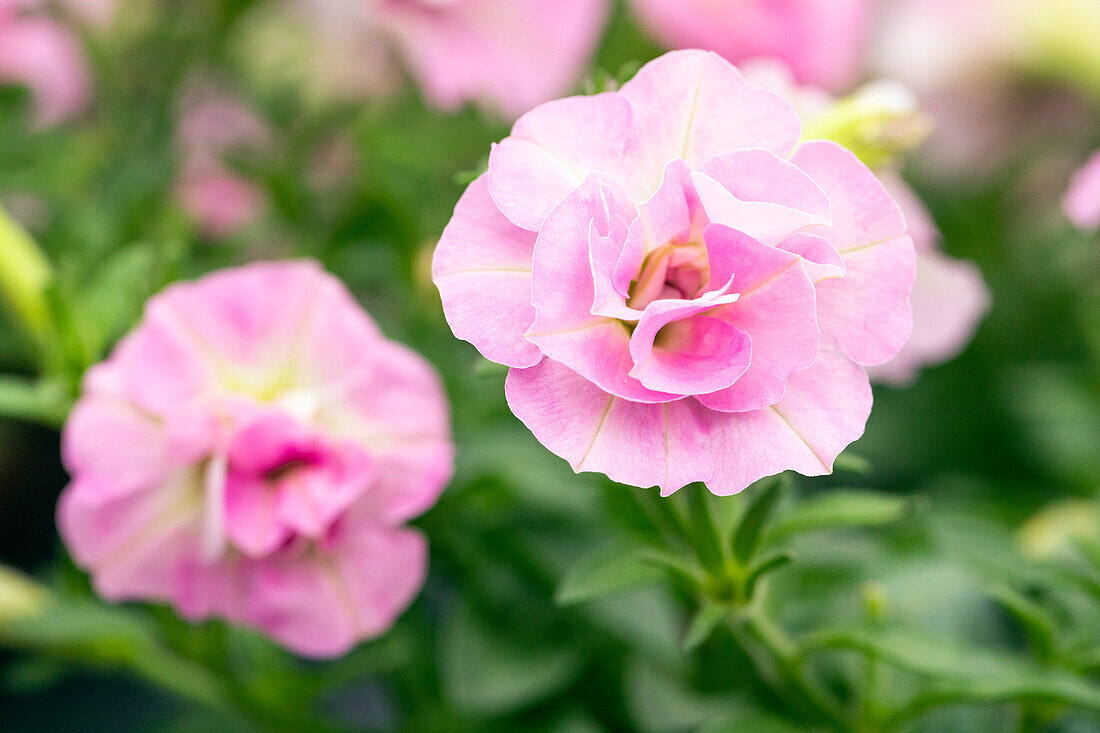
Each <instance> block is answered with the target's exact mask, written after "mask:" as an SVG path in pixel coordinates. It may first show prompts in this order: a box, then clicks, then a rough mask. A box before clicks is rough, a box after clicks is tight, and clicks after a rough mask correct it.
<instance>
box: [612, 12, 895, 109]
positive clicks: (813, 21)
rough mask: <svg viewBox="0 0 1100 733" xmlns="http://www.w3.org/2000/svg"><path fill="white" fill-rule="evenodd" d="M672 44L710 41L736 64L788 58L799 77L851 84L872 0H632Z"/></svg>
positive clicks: (830, 85)
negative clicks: (751, 60) (756, 59)
mask: <svg viewBox="0 0 1100 733" xmlns="http://www.w3.org/2000/svg"><path fill="white" fill-rule="evenodd" d="M632 5H633V6H634V8H635V10H636V11H637V13H638V14H639V16H640V19H641V20H642V22H643V23H644V24H645V26H646V27H647V28H648V29H649V30H650V31H651V32H652V33H653V34H654V36H656V37H657V38H658V39H660V40H661V41H663V42H664V43H665V44H666V45H669V46H670V47H672V48H705V49H708V50H711V51H717V52H718V53H720V54H722V55H723V56H725V57H726V58H727V59H729V60H730V61H732V62H734V63H741V62H742V61H745V60H747V59H755V58H761V57H768V58H776V59H781V60H782V61H783V62H785V65H787V66H789V67H790V68H791V69H792V70H793V72H794V74H795V75H796V77H797V79H798V81H799V82H800V83H803V84H815V85H819V86H825V87H828V88H830V89H838V88H845V87H847V86H848V85H849V84H850V83H851V82H852V81H853V80H854V77H855V75H856V73H857V72H858V70H859V63H860V61H861V58H862V51H863V45H864V44H863V38H864V35H865V31H866V29H867V27H868V25H869V24H868V22H867V21H868V16H869V15H870V13H869V10H870V8H871V7H872V6H873V5H874V3H872V2H870V0H633V2H632Z"/></svg>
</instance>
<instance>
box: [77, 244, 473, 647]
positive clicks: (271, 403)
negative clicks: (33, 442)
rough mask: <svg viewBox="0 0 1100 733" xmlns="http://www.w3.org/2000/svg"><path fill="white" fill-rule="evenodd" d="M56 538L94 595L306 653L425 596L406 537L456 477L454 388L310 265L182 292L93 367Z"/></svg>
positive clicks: (412, 536)
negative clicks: (410, 523)
mask: <svg viewBox="0 0 1100 733" xmlns="http://www.w3.org/2000/svg"><path fill="white" fill-rule="evenodd" d="M63 455H64V460H65V465H66V466H67V468H68V470H69V472H70V474H71V476H72V483H71V484H70V485H69V487H68V488H67V489H66V490H65V492H64V493H63V494H62V497H61V501H60V504H59V508H58V524H59V527H60V530H61V535H62V538H63V539H64V541H65V543H66V545H67V546H68V548H69V550H70V552H71V553H72V555H73V558H74V559H75V560H76V562H77V563H78V564H79V565H81V566H82V567H84V568H86V569H87V570H88V571H89V572H90V573H91V576H92V580H93V583H94V585H95V588H96V589H97V591H98V592H99V593H100V594H101V595H102V596H103V597H105V598H107V599H109V600H114V601H121V600H130V599H136V600H149V601H157V602H165V603H170V604H172V605H173V606H175V607H176V609H177V610H178V611H179V612H180V613H181V614H182V615H183V616H185V617H187V618H191V619H201V618H206V617H209V616H220V617H224V618H227V619H230V620H233V621H236V622H240V623H243V624H247V625H250V626H253V627H255V628H258V629H260V630H261V631H263V632H264V633H266V634H268V635H269V636H271V637H272V638H274V639H275V640H277V641H278V642H280V643H282V644H284V645H286V646H287V647H289V648H290V649H292V650H294V651H296V652H299V653H301V654H304V655H308V656H315V657H327V656H334V655H337V654H341V653H343V652H344V651H346V650H347V649H349V648H350V647H351V646H352V645H353V644H355V643H356V642H357V641H359V640H361V639H366V638H370V637H373V636H377V635H378V634H380V633H382V632H383V631H385V630H386V629H387V628H388V627H389V626H390V625H391V624H392V623H393V621H394V619H395V618H396V617H397V616H398V615H399V614H400V613H401V612H402V610H404V608H405V607H406V606H407V605H408V604H409V603H410V602H411V601H412V599H413V598H414V597H415V596H416V594H417V592H418V591H419V589H420V587H421V585H422V583H423V580H424V573H425V568H426V563H427V552H426V543H425V540H424V538H423V537H422V536H421V534H420V533H419V532H417V531H415V530H413V529H410V528H408V527H406V526H404V524H405V522H406V521H407V520H409V519H411V518H413V517H415V516H417V515H418V514H420V513H422V512H423V511H425V510H426V509H427V508H429V507H430V506H431V505H432V504H434V503H435V501H436V498H437V497H438V495H439V493H440V491H441V489H442V488H443V486H444V484H445V483H446V482H447V480H448V479H449V477H450V475H451V462H452V446H451V441H450V435H449V429H448V418H447V403H446V400H445V398H444V396H443V392H442V389H441V386H440V382H439V379H438V377H437V375H436V374H435V372H434V371H433V370H432V369H431V367H429V366H428V364H427V363H426V362H425V361H424V360H423V359H422V358H421V357H419V356H418V355H417V354H415V353H413V352H412V351H410V350H409V349H407V348H405V347H403V346H401V345H399V344H396V343H394V342H392V341H388V340H387V339H385V338H384V337H383V336H382V334H381V333H380V332H379V331H378V328H377V326H375V324H374V323H373V322H372V321H371V320H370V318H369V317H368V316H367V315H366V314H365V313H364V312H363V311H362V310H361V309H360V308H359V306H358V305H357V304H356V303H355V301H354V300H353V299H352V298H351V296H350V295H349V294H348V292H347V291H346V290H345V289H344V288H343V286H342V285H341V284H340V283H339V282H338V281H337V280H336V279H335V278H333V277H331V276H329V275H327V274H325V273H324V272H323V271H321V270H320V268H319V267H317V266H316V265H314V264H312V263H309V262H286V263H260V264H253V265H248V266H245V267H241V268H238V269H232V270H226V271H222V272H218V273H215V274H212V275H209V276H207V277H205V278H202V279H200V280H198V281H195V282H193V283H186V284H177V285H173V286H172V287H170V288H169V289H167V290H166V291H165V292H164V293H162V294H160V295H158V296H156V297H155V298H153V299H152V300H151V301H150V302H149V304H148V306H147V308H146V312H145V316H144V318H143V320H142V322H141V323H140V324H139V325H138V326H137V328H135V329H134V331H133V332H131V333H130V334H129V335H128V336H127V337H126V338H124V339H123V340H122V342H121V343H120V344H119V345H118V346H117V348H116V349H115V351H114V353H113V354H112V355H111V356H110V358H109V359H108V360H107V361H105V362H104V363H102V364H99V365H98V366H95V367H93V368H92V369H91V370H90V371H89V372H88V374H87V376H86V377H85V380H84V387H83V395H82V397H81V398H80V400H79V402H78V403H77V405H76V407H75V408H74V409H73V412H72V414H71V415H70V417H69V420H68V422H67V424H66V426H65V430H64V435H63Z"/></svg>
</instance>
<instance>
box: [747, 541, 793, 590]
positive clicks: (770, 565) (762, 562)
mask: <svg viewBox="0 0 1100 733" xmlns="http://www.w3.org/2000/svg"><path fill="white" fill-rule="evenodd" d="M794 557H795V556H794V554H793V553H790V552H787V551H785V550H780V551H779V552H773V553H771V554H769V555H765V556H764V557H762V558H760V559H759V560H756V561H755V562H753V564H752V565H750V566H749V569H748V572H747V573H746V574H745V600H746V601H750V600H752V596H753V593H755V592H756V584H757V583H758V582H759V581H760V579H761V578H763V577H764V576H765V575H767V574H768V573H770V572H772V571H773V570H778V569H779V568H781V567H784V566H785V565H789V564H790V563H792V562H794Z"/></svg>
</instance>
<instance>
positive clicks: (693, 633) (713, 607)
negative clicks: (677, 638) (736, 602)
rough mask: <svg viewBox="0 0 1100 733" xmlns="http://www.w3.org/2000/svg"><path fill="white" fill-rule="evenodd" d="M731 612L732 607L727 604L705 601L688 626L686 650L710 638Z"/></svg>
mask: <svg viewBox="0 0 1100 733" xmlns="http://www.w3.org/2000/svg"><path fill="white" fill-rule="evenodd" d="M729 613H730V609H729V608H728V607H726V606H722V605H719V604H717V603H704V604H703V607H702V608H700V609H699V612H698V613H696V614H695V618H694V619H692V621H691V626H689V627H688V632H687V634H686V635H685V636H684V644H683V649H684V651H685V652H690V651H691V650H693V649H695V648H696V647H698V646H699V645H700V644H702V643H703V642H704V641H706V640H707V639H709V638H710V635H711V634H713V633H714V630H715V629H717V628H718V627H719V626H720V625H721V624H722V621H723V620H725V618H726V617H727V616H728V615H729Z"/></svg>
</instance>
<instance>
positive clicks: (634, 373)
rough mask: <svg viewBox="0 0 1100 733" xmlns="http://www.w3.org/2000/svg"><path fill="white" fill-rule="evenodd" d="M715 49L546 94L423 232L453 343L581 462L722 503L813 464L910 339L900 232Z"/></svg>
mask: <svg viewBox="0 0 1100 733" xmlns="http://www.w3.org/2000/svg"><path fill="white" fill-rule="evenodd" d="M800 134H801V130H800V124H799V119H798V115H797V114H796V113H795V112H794V110H793V109H792V108H791V106H790V105H789V104H788V103H787V102H786V101H784V100H783V99H782V98H780V97H779V96H777V95H775V94H773V93H771V92H768V91H766V90H763V89H760V88H757V87H754V86H751V85H749V84H748V83H746V82H745V80H744V79H743V78H742V77H741V74H740V73H739V72H738V71H737V69H736V68H734V67H733V66H732V65H730V64H729V63H728V62H726V61H725V60H723V59H722V58H721V57H719V56H717V55H716V54H713V53H708V52H704V51H681V52H673V53H669V54H666V55H665V56H662V57H661V58H659V59H657V60H656V61H653V62H651V63H650V64H648V65H646V66H645V67H643V68H642V70H641V71H639V72H638V74H637V76H635V77H634V79H633V80H631V81H629V82H627V83H626V84H625V85H624V86H623V87H622V89H621V90H620V91H618V92H611V93H605V94H599V95H595V96H590V97H572V98H567V99H562V100H558V101H555V102H549V103H547V104H544V105H542V106H540V107H537V108H536V109H534V110H532V111H531V112H529V113H528V114H526V115H524V116H523V117H522V118H520V120H519V121H518V122H517V123H516V125H515V127H514V128H513V129H512V134H511V135H510V136H509V137H508V138H506V139H505V140H504V141H503V142H501V143H500V144H498V145H496V146H495V147H494V148H493V151H492V154H491V155H490V158H489V169H488V172H487V173H485V174H484V175H482V176H481V177H479V178H478V179H477V180H475V181H474V182H473V183H472V184H471V185H470V187H469V188H468V189H467V190H466V193H465V194H464V195H463V196H462V198H461V200H460V201H459V203H458V205H457V207H456V208H455V214H454V217H453V219H452V220H451V222H450V224H449V225H448V226H447V228H446V230H445V231H444V233H443V236H442V239H441V240H440V243H439V246H438V248H437V250H436V253H435V258H434V262H433V277H434V279H435V282H436V284H437V286H438V287H439V290H440V293H441V295H442V299H443V307H444V310H445V312H446V315H447V318H448V321H449V322H450V324H451V327H452V329H453V330H454V332H455V334H456V335H457V336H458V337H460V338H463V339H466V340H468V341H470V342H471V343H473V344H474V346H476V347H477V348H478V349H479V350H480V351H481V353H482V354H483V355H484V356H485V357H486V358H488V359H490V360H493V361H496V362H499V363H501V364H505V365H507V366H509V367H511V368H512V369H511V371H510V372H509V374H508V379H507V382H506V392H507V397H508V403H509V406H510V407H511V409H512V411H513V412H514V413H515V414H516V416H517V417H519V418H520V420H522V421H523V422H524V423H525V424H526V425H527V427H528V428H530V429H531V431H532V432H533V433H534V435H535V437H536V438H538V439H539V440H540V441H541V442H542V443H543V444H544V445H545V446H546V447H548V448H549V449H550V450H551V451H553V452H555V453H556V454H558V455H560V456H562V457H563V458H565V459H566V460H568V461H569V462H570V464H571V465H572V466H573V468H574V469H575V470H577V471H597V472H601V473H604V474H607V475H608V476H610V477H611V478H612V479H614V480H616V481H619V482H622V483H627V484H633V485H636V486H654V485H657V486H660V487H661V489H662V492H663V493H666V494H667V493H671V492H673V491H675V490H677V489H678V488H680V487H681V486H683V485H685V484H687V483H690V482H694V481H702V482H705V483H706V484H707V485H708V486H709V487H710V489H711V490H712V491H714V492H715V493H718V494H731V493H735V492H737V491H740V490H741V489H743V488H745V487H746V486H748V485H749V484H750V483H752V482H753V481H755V480H757V479H759V478H761V477H763V476H767V475H770V474H774V473H778V472H780V471H785V470H789V469H790V470H796V471H799V472H801V473H804V474H806V475H820V474H825V473H829V472H830V471H831V470H832V464H833V461H834V459H835V458H836V456H837V455H838V454H839V453H840V452H841V451H842V450H843V449H844V448H845V447H846V446H847V445H848V444H849V443H851V442H852V441H854V440H855V439H857V438H858V437H859V436H860V435H861V434H862V432H863V428H864V425H865V423H866V420H867V417H868V415H869V413H870V409H871V390H870V385H869V382H868V378H867V374H866V372H865V370H864V367H865V366H870V365H875V364H881V363H884V362H887V361H889V360H890V359H892V358H893V357H894V356H896V355H897V353H898V351H899V350H900V349H901V347H902V345H903V344H904V343H905V340H906V339H907V338H908V336H909V331H910V326H911V314H910V308H909V302H908V298H909V292H910V290H911V288H912V285H913V278H914V257H915V255H914V250H913V242H912V240H911V239H910V237H909V236H908V234H907V233H906V225H905V220H904V217H903V215H902V213H901V210H900V209H899V208H898V205H897V204H896V203H895V202H894V200H893V199H892V198H891V197H890V195H889V194H888V193H887V191H886V189H885V188H884V187H883V185H882V184H881V183H880V182H879V181H878V179H877V178H875V176H874V174H873V173H871V171H870V170H868V169H867V167H866V166H864V165H863V164H862V163H860V161H859V160H858V159H857V158H856V157H855V156H854V155H853V154H852V153H850V152H848V151H847V150H845V149H844V148H842V147H841V146H839V145H837V144H835V143H832V142H827V141H812V142H808V143H804V144H801V145H800V144H799V142H798V141H799V137H800Z"/></svg>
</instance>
